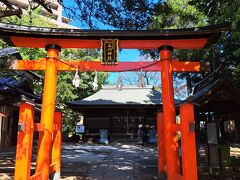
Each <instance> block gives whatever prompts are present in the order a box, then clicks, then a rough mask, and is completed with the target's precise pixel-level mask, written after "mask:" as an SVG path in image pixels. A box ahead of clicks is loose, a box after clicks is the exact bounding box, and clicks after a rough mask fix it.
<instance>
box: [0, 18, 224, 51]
mask: <svg viewBox="0 0 240 180" xmlns="http://www.w3.org/2000/svg"><path fill="white" fill-rule="evenodd" d="M227 29H228V26H227V25H226V24H221V25H213V26H207V27H199V28H186V29H165V30H138V31H136V30H84V29H62V28H42V27H30V26H18V25H12V24H4V23H0V33H1V34H2V35H1V36H2V37H3V39H5V40H6V41H8V42H11V43H12V45H14V46H19V47H25V46H29V47H44V46H45V45H46V44H50V43H56V44H58V45H60V46H62V47H63V48H100V47H101V42H100V40H101V39H119V41H121V42H119V48H123V49H124V48H126V49H135V48H136V49H138V48H139V49H157V48H158V47H160V46H162V45H170V46H173V47H174V48H176V49H199V48H204V47H205V46H206V45H207V44H209V43H213V42H215V41H217V40H218V38H219V37H220V34H221V32H223V31H226V30H227ZM19 38H20V39H19ZM21 38H25V42H24V41H23V39H21ZM28 40H29V41H28ZM34 40H35V42H34ZM36 40H37V42H36ZM83 40H85V41H83ZM86 40H87V41H88V45H86ZM200 40H201V41H200ZM26 41H27V42H26ZM136 41H141V42H138V43H136ZM180 41H181V42H180ZM186 41H190V42H192V43H193V44H198V45H191V44H189V43H187V44H186ZM81 43H85V46H83V45H81ZM140 43H141V44H140ZM146 43H148V44H149V45H146ZM144 44H145V45H144Z"/></svg>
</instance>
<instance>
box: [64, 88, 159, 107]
mask: <svg viewBox="0 0 240 180" xmlns="http://www.w3.org/2000/svg"><path fill="white" fill-rule="evenodd" d="M126 104H127V105H161V104H162V94H161V93H160V92H159V91H157V90H155V89H154V88H153V87H152V86H147V87H143V88H141V87H137V86H127V87H123V88H122V89H121V90H117V89H116V87H115V86H104V87H103V89H101V90H100V91H98V92H96V93H95V94H93V95H91V96H89V97H87V98H85V99H81V100H77V101H74V102H70V103H68V105H69V106H70V107H71V106H72V107H74V106H75V107H76V106H84V105H86V106H88V105H126Z"/></svg>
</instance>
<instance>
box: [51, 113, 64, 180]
mask: <svg viewBox="0 0 240 180" xmlns="http://www.w3.org/2000/svg"><path fill="white" fill-rule="evenodd" d="M53 121H54V124H55V125H56V127H57V129H56V130H55V131H54V132H53V147H52V164H55V174H54V178H53V179H60V170H61V145H62V113H61V112H55V113H54V119H53Z"/></svg>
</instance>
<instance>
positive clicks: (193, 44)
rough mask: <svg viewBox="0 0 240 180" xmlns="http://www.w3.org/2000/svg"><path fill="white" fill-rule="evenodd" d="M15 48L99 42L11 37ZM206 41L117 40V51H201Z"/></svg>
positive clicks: (94, 43) (83, 45)
mask: <svg viewBox="0 0 240 180" xmlns="http://www.w3.org/2000/svg"><path fill="white" fill-rule="evenodd" d="M10 39H11V41H12V43H13V44H14V45H15V46H17V47H31V48H45V46H46V45H47V44H57V45H59V46H61V47H62V48H93V49H100V48H101V40H90V39H60V38H35V37H17V36H12V37H11V38H10ZM207 41H208V39H207V38H200V39H170V40H119V49H158V48H159V47H160V46H172V47H173V48H174V49H202V48H203V47H204V46H205V45H206V43H207Z"/></svg>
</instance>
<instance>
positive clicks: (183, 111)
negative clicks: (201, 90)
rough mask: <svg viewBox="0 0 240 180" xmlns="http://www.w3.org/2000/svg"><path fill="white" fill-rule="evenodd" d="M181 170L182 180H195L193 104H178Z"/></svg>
mask: <svg viewBox="0 0 240 180" xmlns="http://www.w3.org/2000/svg"><path fill="white" fill-rule="evenodd" d="M180 122H181V124H180V128H181V136H182V137H181V141H182V142H181V146H182V170H183V179H184V180H197V178H198V177H197V160H196V143H195V131H194V130H195V128H194V108H193V104H191V103H188V104H182V105H180Z"/></svg>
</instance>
